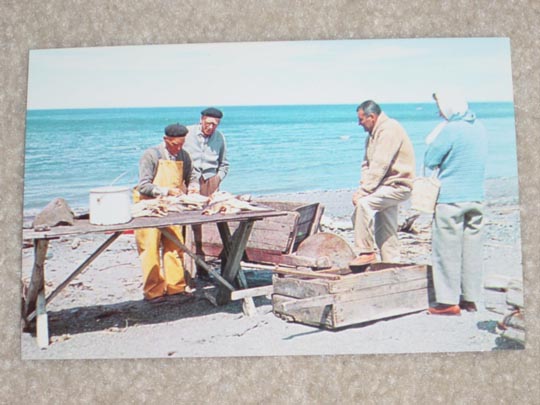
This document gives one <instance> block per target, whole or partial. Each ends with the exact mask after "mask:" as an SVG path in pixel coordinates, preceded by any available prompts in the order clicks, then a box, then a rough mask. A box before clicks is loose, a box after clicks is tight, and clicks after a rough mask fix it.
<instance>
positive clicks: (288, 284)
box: [272, 274, 328, 298]
mask: <svg viewBox="0 0 540 405" xmlns="http://www.w3.org/2000/svg"><path fill="white" fill-rule="evenodd" d="M305 281H306V280H302V279H298V278H293V277H278V276H277V275H276V274H274V276H273V277H272V284H273V286H274V294H279V295H283V296H288V297H292V298H306V297H313V296H316V295H325V294H328V283H326V282H325V281H321V280H309V281H310V282H309V283H306V282H305Z"/></svg>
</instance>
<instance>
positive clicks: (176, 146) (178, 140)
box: [163, 136, 186, 156]
mask: <svg viewBox="0 0 540 405" xmlns="http://www.w3.org/2000/svg"><path fill="white" fill-rule="evenodd" d="M163 139H164V140H165V146H166V147H167V150H168V151H169V153H170V154H171V155H173V156H176V155H178V153H179V152H180V151H181V150H182V147H183V146H184V143H185V142H186V138H185V137H181V136H164V137H163Z"/></svg>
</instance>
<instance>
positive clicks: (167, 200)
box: [131, 191, 269, 218]
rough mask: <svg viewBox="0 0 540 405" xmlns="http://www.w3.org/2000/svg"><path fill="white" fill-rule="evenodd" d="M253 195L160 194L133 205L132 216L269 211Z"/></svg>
mask: <svg viewBox="0 0 540 405" xmlns="http://www.w3.org/2000/svg"><path fill="white" fill-rule="evenodd" d="M250 201H251V196H249V195H238V196H235V195H233V194H231V193H229V192H226V191H216V192H215V193H213V194H212V195H211V196H210V197H205V196H203V195H200V194H182V195H179V196H166V197H163V196H160V197H156V198H152V199H145V200H141V201H139V202H138V203H135V204H133V205H132V207H131V216H132V217H133V218H136V217H164V216H167V214H168V213H169V212H182V211H195V210H202V215H215V214H218V213H219V214H237V213H239V212H241V211H267V210H268V209H269V208H268V207H262V206H256V205H253V204H252V203H251V202H250Z"/></svg>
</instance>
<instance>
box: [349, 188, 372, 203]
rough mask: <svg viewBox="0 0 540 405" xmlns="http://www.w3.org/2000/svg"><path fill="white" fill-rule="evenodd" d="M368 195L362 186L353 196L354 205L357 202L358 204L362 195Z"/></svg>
mask: <svg viewBox="0 0 540 405" xmlns="http://www.w3.org/2000/svg"><path fill="white" fill-rule="evenodd" d="M366 195H368V193H366V192H365V191H364V190H362V189H361V188H359V189H358V190H356V191H355V192H354V194H353V197H352V203H353V205H354V206H355V207H356V204H358V200H360V198H362V197H365V196H366Z"/></svg>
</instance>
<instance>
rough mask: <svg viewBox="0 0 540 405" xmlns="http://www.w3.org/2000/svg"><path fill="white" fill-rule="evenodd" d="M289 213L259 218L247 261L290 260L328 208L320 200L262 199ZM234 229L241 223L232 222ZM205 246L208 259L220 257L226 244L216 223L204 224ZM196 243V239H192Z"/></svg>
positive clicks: (204, 250) (202, 251)
mask: <svg viewBox="0 0 540 405" xmlns="http://www.w3.org/2000/svg"><path fill="white" fill-rule="evenodd" d="M257 203H259V204H263V205H266V206H268V207H271V208H273V209H275V210H278V211H284V212H286V213H287V214H286V215H284V216H279V217H271V218H265V219H263V220H261V221H256V222H255V224H254V226H253V230H252V231H251V236H250V238H249V241H248V244H247V247H246V255H245V256H246V257H245V258H244V259H245V260H246V261H249V262H255V263H288V260H287V258H288V257H287V256H288V255H290V254H291V253H293V252H295V251H296V248H297V247H298V245H299V244H300V243H301V242H302V241H303V240H304V239H306V238H307V237H308V236H310V235H312V234H314V233H315V232H317V231H318V228H319V224H320V220H321V216H322V214H323V211H324V207H323V206H322V205H321V204H319V203H312V204H306V203H298V202H283V201H281V202H280V201H261V200H257ZM229 226H230V229H231V232H234V230H235V229H236V227H237V226H238V224H237V223H234V222H231V223H229ZM201 239H202V240H201V242H202V243H201V247H200V248H198V249H197V251H198V254H199V255H201V256H203V257H204V259H206V260H208V259H212V258H216V257H219V254H220V252H221V250H222V249H223V246H222V244H221V238H220V236H219V232H218V230H217V228H216V226H215V225H213V224H212V225H203V226H202V238H201ZM192 243H193V245H195V243H196V242H195V241H193V242H192Z"/></svg>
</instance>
